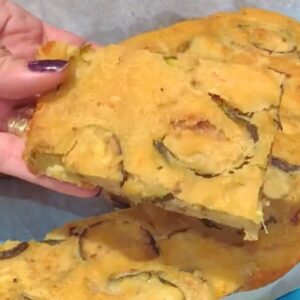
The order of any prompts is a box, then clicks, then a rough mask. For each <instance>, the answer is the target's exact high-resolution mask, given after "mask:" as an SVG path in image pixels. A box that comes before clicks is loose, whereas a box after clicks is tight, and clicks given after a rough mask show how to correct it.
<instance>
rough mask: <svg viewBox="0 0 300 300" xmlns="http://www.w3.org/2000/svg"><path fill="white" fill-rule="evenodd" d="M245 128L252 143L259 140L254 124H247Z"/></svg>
mask: <svg viewBox="0 0 300 300" xmlns="http://www.w3.org/2000/svg"><path fill="white" fill-rule="evenodd" d="M246 128H247V130H248V132H249V134H250V136H251V138H252V140H253V141H254V143H257V142H258V139H259V137H258V130H257V127H256V126H255V125H254V124H251V123H247V124H246Z"/></svg>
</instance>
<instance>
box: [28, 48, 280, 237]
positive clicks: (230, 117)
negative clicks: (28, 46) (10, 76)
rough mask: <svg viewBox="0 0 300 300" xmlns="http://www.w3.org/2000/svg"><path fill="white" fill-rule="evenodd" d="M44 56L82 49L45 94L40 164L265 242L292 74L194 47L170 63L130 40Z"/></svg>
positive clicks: (34, 132)
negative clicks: (283, 104)
mask: <svg viewBox="0 0 300 300" xmlns="http://www.w3.org/2000/svg"><path fill="white" fill-rule="evenodd" d="M49 51H53V53H51V54H50V52H49ZM74 51H75V52H74ZM42 53H43V54H42V56H43V55H50V57H51V56H53V55H54V53H55V54H56V55H57V57H61V56H62V57H65V56H68V55H72V56H74V58H73V62H72V63H71V67H70V77H69V81H68V82H67V83H65V84H64V85H63V86H62V87H61V88H60V89H59V90H58V91H55V92H53V93H51V94H49V95H47V96H46V97H43V98H42V99H41V100H40V101H41V102H40V104H39V107H38V110H37V111H36V113H35V115H34V117H33V119H34V120H33V121H32V122H31V124H30V126H31V129H30V130H29V133H28V135H27V144H26V155H25V159H26V160H27V162H28V164H29V166H30V167H31V168H33V169H35V170H36V171H38V172H40V173H42V174H45V175H48V176H52V177H55V178H57V179H59V180H62V181H68V182H71V183H75V184H78V185H82V183H91V184H96V185H101V186H102V187H103V188H104V189H106V190H107V191H109V192H112V193H115V194H118V195H121V196H124V197H127V198H128V199H129V200H130V201H131V203H135V204H136V203H140V202H153V201H155V202H159V204H160V205H161V206H163V207H165V208H167V209H171V210H176V211H181V212H184V213H186V214H189V215H193V216H197V217H202V218H203V217H205V218H209V219H211V220H213V221H217V222H219V223H222V224H226V225H229V226H231V227H235V228H243V229H244V230H245V232H246V239H256V237H257V230H258V228H259V226H260V223H261V221H262V205H261V203H260V189H261V187H262V185H263V182H264V177H265V170H266V167H267V163H268V155H269V153H270V150H271V145H272V142H273V138H274V134H275V130H276V124H275V121H274V118H276V116H277V115H278V112H277V109H278V106H279V102H280V99H281V88H280V87H281V84H282V78H283V76H282V75H281V74H278V73H276V72H274V71H273V70H269V69H266V68H261V67H260V66H249V65H242V64H237V63H228V62H216V61H210V60H204V59H200V58H199V59H198V60H197V62H195V61H194V60H193V57H194V55H193V54H189V53H186V54H182V55H181V56H178V57H177V58H176V61H175V62H170V61H169V58H168V57H165V56H163V55H160V54H156V53H151V52H149V51H146V50H132V49H129V48H126V47H123V46H110V47H107V48H105V49H99V50H92V49H81V50H79V49H77V50H73V49H71V50H70V51H69V50H68V49H66V48H65V47H64V46H61V45H60V44H58V45H57V48H56V47H55V45H54V44H52V45H51V46H47V47H46V49H45V50H42ZM70 53H71V54H70ZM203 74H206V76H205V77H203ZM253 91H255V98H253V97H254V92H253ZM74 99H75V100H74ZM253 99H255V100H253ZM242 198H243V201H242V200H241V199H242ZM167 199H168V200H167ZM241 202H243V204H241Z"/></svg>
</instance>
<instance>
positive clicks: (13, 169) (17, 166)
mask: <svg viewBox="0 0 300 300" xmlns="http://www.w3.org/2000/svg"><path fill="white" fill-rule="evenodd" d="M23 150H24V144H23V142H22V140H21V139H20V138H18V137H16V136H13V135H9V134H6V133H0V173H4V174H7V175H10V176H14V177H18V178H20V179H23V180H26V181H29V182H32V183H34V184H38V185H40V186H43V187H45V188H48V189H51V190H54V191H57V192H60V193H64V194H67V195H73V196H77V197H80V198H87V197H93V196H95V195H96V194H97V193H99V189H93V190H85V189H81V188H78V187H75V186H73V185H70V184H65V183H60V182H57V181H55V180H52V179H50V178H47V177H37V176H35V175H33V174H32V173H30V172H29V171H28V169H27V167H26V166H25V164H24V162H23V159H22V153H23Z"/></svg>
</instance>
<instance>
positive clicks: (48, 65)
mask: <svg viewBox="0 0 300 300" xmlns="http://www.w3.org/2000/svg"><path fill="white" fill-rule="evenodd" d="M67 65H68V64H67V62H66V61H63V60H44V61H32V62H29V63H28V62H27V61H26V60H23V59H16V58H14V57H13V56H12V55H11V54H10V53H8V52H7V51H5V50H3V48H2V49H0V97H1V98H4V99H24V98H30V97H32V96H35V95H38V94H43V93H45V92H47V91H49V90H51V89H53V88H55V87H56V86H58V85H59V84H60V83H61V82H62V81H63V80H64V79H65V77H66V72H65V69H66V67H67Z"/></svg>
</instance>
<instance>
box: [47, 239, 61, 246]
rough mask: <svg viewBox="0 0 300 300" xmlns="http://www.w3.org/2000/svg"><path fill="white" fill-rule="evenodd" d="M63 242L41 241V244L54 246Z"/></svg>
mask: <svg viewBox="0 0 300 300" xmlns="http://www.w3.org/2000/svg"><path fill="white" fill-rule="evenodd" d="M63 242H65V240H44V241H41V243H43V244H47V245H49V246H56V245H59V244H61V243H63Z"/></svg>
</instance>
